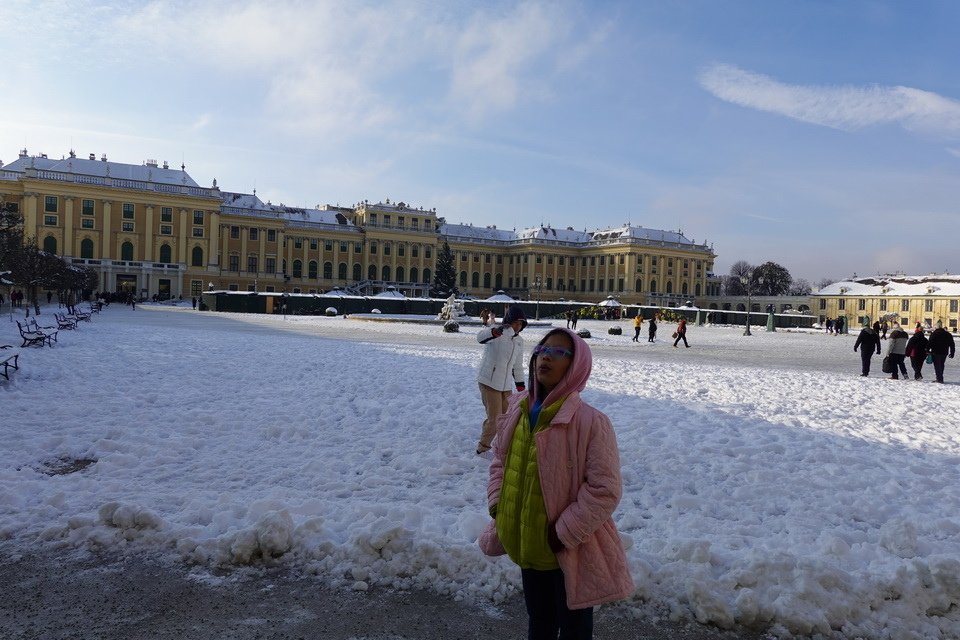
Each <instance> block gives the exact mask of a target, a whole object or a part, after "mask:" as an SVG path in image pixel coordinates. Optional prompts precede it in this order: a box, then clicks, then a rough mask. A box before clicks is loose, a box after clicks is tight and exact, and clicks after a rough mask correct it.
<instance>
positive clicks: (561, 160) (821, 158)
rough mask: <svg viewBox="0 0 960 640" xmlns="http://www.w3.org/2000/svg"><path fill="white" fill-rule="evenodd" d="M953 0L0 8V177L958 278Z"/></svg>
mask: <svg viewBox="0 0 960 640" xmlns="http://www.w3.org/2000/svg"><path fill="white" fill-rule="evenodd" d="M958 19H960V3H956V2H867V1H856V0H845V1H844V2H826V1H823V2H818V1H804V2H793V1H782V2H781V1H777V0H763V1H756V2H753V1H743V2H722V1H719V0H704V1H685V2H675V3H671V2H659V1H658V2H653V1H648V2H639V1H624V2H575V1H570V2H542V3H541V2H489V3H478V2H442V3H437V2H426V1H423V2H419V1H417V2H415V1H408V2H375V3H374V2H369V3H368V2H360V1H351V2H325V1H314V2H285V1H283V0H272V1H271V2H269V3H268V2H252V1H249V0H238V1H231V2H220V1H218V0H207V1H202V2H179V1H176V0H172V1H164V2H156V3H152V2H114V3H105V2H100V3H98V2H92V1H83V2H81V1H77V2H65V3H64V2H49V1H44V0H39V1H38V0H30V1H29V2H28V1H24V0H5V2H3V3H0V25H3V32H4V34H5V47H4V62H3V66H2V70H0V95H2V96H3V102H2V107H0V160H3V161H5V162H10V161H12V160H13V159H15V158H16V155H17V152H18V150H19V149H21V148H24V147H26V148H27V149H28V151H29V152H30V153H31V154H34V153H41V152H43V153H47V154H48V155H50V157H59V156H61V155H64V154H66V153H67V152H68V151H69V150H70V149H71V148H73V149H75V150H76V152H77V153H78V154H79V155H83V156H85V155H87V154H89V153H96V154H97V156H98V157H99V156H100V155H101V154H103V153H106V154H107V156H108V157H109V158H110V159H111V160H116V161H120V162H132V163H141V162H142V161H144V160H146V159H147V158H151V159H157V160H160V161H163V160H167V161H169V162H170V164H171V165H179V164H180V163H181V162H185V164H186V166H187V171H188V172H189V173H190V174H191V176H192V177H193V178H194V179H196V180H197V182H199V183H200V184H203V185H209V184H211V182H212V180H213V179H214V178H216V179H217V181H218V184H219V186H220V187H221V188H222V189H225V190H230V191H244V192H250V191H251V190H252V189H254V188H256V190H257V193H258V195H260V196H261V197H262V198H263V199H264V200H267V199H269V200H271V201H273V202H274V203H277V202H283V203H285V204H289V205H299V206H314V205H316V204H325V203H329V204H341V205H351V204H353V203H355V202H358V201H361V200H364V199H368V200H371V201H377V200H383V199H385V198H390V199H391V200H392V201H398V200H402V201H404V202H406V203H408V204H412V205H414V206H423V207H427V208H430V207H436V208H437V212H438V214H439V215H442V216H444V217H446V219H447V220H448V221H450V222H472V223H473V224H475V225H491V224H495V225H497V226H498V227H501V228H513V227H517V228H523V227H529V226H534V225H537V224H541V223H543V224H551V225H553V226H558V227H566V226H572V227H574V228H578V229H583V228H588V229H596V228H605V227H608V226H615V225H620V224H623V223H625V222H628V221H629V222H631V223H632V224H635V225H642V226H645V227H652V228H660V229H672V230H675V229H678V228H679V229H682V230H683V232H684V233H685V234H686V235H687V237H689V238H692V239H695V240H697V241H707V242H710V243H712V244H713V246H714V250H715V251H716V253H717V254H718V259H717V264H716V271H717V272H718V273H726V272H727V271H728V270H729V267H730V265H731V264H732V263H733V262H736V261H737V260H747V261H749V262H751V263H755V264H759V263H761V262H764V261H767V260H773V261H775V262H779V263H780V264H782V265H784V266H785V267H787V269H789V270H790V272H791V273H792V274H793V275H794V277H800V278H806V279H808V280H810V281H811V282H816V281H818V280H820V279H821V278H841V277H845V276H849V275H852V274H853V273H854V272H856V273H858V274H859V275H867V274H875V273H878V272H883V273H886V272H892V271H897V270H903V271H906V272H907V273H910V274H924V273H930V272H943V271H950V272H952V273H956V272H958V271H960V265H958V264H957V255H958V251H957V230H958V221H960V216H958V210H960V175H958V174H960V72H958V71H957V69H956V61H957V60H958V59H960V45H958V44H957V38H956V32H957V28H958V26H960V20H958Z"/></svg>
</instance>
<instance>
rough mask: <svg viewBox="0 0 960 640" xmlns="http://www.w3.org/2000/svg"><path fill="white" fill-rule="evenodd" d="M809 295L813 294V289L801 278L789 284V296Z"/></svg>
mask: <svg viewBox="0 0 960 640" xmlns="http://www.w3.org/2000/svg"><path fill="white" fill-rule="evenodd" d="M811 293H813V287H811V286H810V282H808V281H807V280H804V279H803V278H797V279H796V280H794V281H793V282H792V283H791V284H790V295H792V296H808V295H810V294H811Z"/></svg>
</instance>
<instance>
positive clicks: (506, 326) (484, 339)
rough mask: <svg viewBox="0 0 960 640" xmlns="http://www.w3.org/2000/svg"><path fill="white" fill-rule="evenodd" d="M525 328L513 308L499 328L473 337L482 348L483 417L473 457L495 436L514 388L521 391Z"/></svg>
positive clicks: (517, 309) (479, 380) (524, 321)
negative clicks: (523, 332)
mask: <svg viewBox="0 0 960 640" xmlns="http://www.w3.org/2000/svg"><path fill="white" fill-rule="evenodd" d="M526 326H527V319H526V318H524V316H523V310H521V309H520V307H518V306H516V305H513V306H511V307H510V308H509V309H507V313H506V315H505V316H504V318H503V324H502V325H500V326H497V327H484V328H483V329H481V330H480V331H479V333H477V342H479V343H480V344H482V345H484V347H483V358H482V359H481V360H480V370H479V371H478V372H477V384H479V385H480V400H481V401H483V409H484V413H485V417H484V420H483V426H482V428H481V430H480V441H479V442H478V443H477V455H479V454H481V453H484V452H486V451H489V450H490V443H491V442H492V441H493V437H494V436H495V435H496V434H497V419H498V418H499V417H500V415H501V414H503V412H504V411H506V410H507V400H509V398H510V394H511V392H512V391H513V390H514V388H516V390H517V391H523V389H524V387H525V384H526V383H525V382H524V380H523V338H521V337H520V332H521V331H523V328H524V327H526Z"/></svg>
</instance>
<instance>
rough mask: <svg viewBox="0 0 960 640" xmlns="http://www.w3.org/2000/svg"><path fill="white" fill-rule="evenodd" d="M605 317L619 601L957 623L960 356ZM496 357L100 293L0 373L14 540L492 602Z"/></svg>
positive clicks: (602, 368)
mask: <svg viewBox="0 0 960 640" xmlns="http://www.w3.org/2000/svg"><path fill="white" fill-rule="evenodd" d="M53 310H54V309H52V308H51V309H50V310H49V311H45V312H44V314H43V315H42V316H41V324H44V322H43V320H44V319H47V318H51V317H52V312H53ZM8 318H9V317H8V316H6V315H5V316H2V317H0V344H3V343H15V344H19V343H20V340H19V336H18V335H17V331H16V324H14V323H13V322H8ZM557 324H558V325H560V324H562V322H559V323H557ZM608 326H609V324H608V323H602V322H590V321H581V323H580V328H588V329H590V330H591V331H592V332H593V335H594V337H593V338H592V339H591V340H590V344H591V346H592V347H593V351H594V369H593V377H592V379H591V382H590V384H589V385H588V388H587V391H586V393H585V397H586V399H587V400H588V401H589V402H590V403H592V404H594V405H595V406H597V407H598V408H600V409H602V410H603V411H605V412H606V413H607V414H608V415H609V416H610V418H611V419H612V421H613V424H614V426H615V428H616V430H617V434H618V438H619V443H620V450H621V460H622V464H623V479H624V497H623V500H622V502H621V504H620V508H619V509H618V510H617V512H616V514H615V519H616V521H617V523H618V526H619V527H620V529H621V531H622V533H623V534H624V537H625V543H626V544H627V545H628V547H629V548H628V552H627V553H628V558H629V559H630V563H631V568H632V572H633V576H634V579H635V581H636V584H637V592H636V596H635V597H634V598H633V599H632V600H631V601H629V602H627V603H626V606H630V607H635V608H637V609H640V610H642V612H644V613H650V612H652V611H657V612H659V613H660V614H662V612H663V611H664V610H665V608H669V610H670V611H671V612H672V614H673V615H676V616H690V617H696V618H697V619H698V620H701V621H709V622H712V623H715V624H718V625H721V626H726V625H730V624H733V623H742V624H747V625H756V626H760V627H763V628H767V627H771V628H772V630H773V631H774V632H778V633H780V634H781V635H788V632H792V633H800V634H809V633H821V634H824V635H828V636H831V637H832V636H836V637H849V638H855V637H864V638H891V639H897V640H901V639H904V638H957V637H960V611H958V606H960V471H958V462H960V456H958V454H960V445H958V431H960V384H958V380H960V360H948V361H947V384H945V385H938V384H934V383H932V382H930V381H929V380H930V379H932V378H933V371H932V367H930V366H929V365H928V366H927V369H926V370H925V374H928V375H926V376H925V378H926V379H925V380H924V381H922V382H916V381H913V380H907V381H904V380H901V381H893V380H888V379H886V376H884V375H883V374H881V373H880V371H879V369H880V358H879V357H878V358H875V359H874V372H873V374H872V376H871V377H869V378H860V377H859V376H858V374H859V367H860V359H859V356H858V355H857V354H855V353H853V341H854V336H853V335H850V336H839V337H834V336H827V335H824V334H822V333H814V332H786V331H783V330H781V331H778V332H776V333H766V332H764V331H763V329H762V327H759V328H757V329H756V330H755V332H754V333H755V335H753V336H751V337H745V336H742V335H741V334H742V328H738V327H709V326H707V327H696V326H692V327H690V330H689V334H688V338H689V340H690V343H691V348H690V349H684V348H683V346H682V343H681V347H680V348H679V349H674V348H673V347H672V346H671V343H672V341H668V340H667V339H668V338H669V334H670V332H672V331H673V326H672V325H669V324H663V325H661V328H660V337H661V339H660V341H658V342H657V343H656V344H648V343H646V342H645V340H646V327H645V326H644V331H643V334H642V337H641V342H640V343H633V342H631V341H630V337H631V336H632V335H633V331H632V323H631V322H629V321H624V322H623V323H622V326H623V328H624V332H623V335H622V336H610V335H608V334H607V332H606V328H607V327H608ZM545 331H546V329H545V328H541V327H538V328H533V327H531V328H529V329H528V330H527V331H526V332H525V337H526V339H527V351H528V353H529V349H530V346H531V345H532V344H533V343H534V342H535V341H536V340H538V339H539V337H541V336H542V335H543V334H544V333H545ZM480 348H481V347H480V346H479V345H478V344H477V343H476V340H475V338H474V329H472V328H468V327H465V331H464V332H463V333H459V334H445V333H443V332H442V331H441V329H440V328H439V327H438V326H429V325H421V324H409V323H387V322H365V321H362V320H352V319H343V318H323V317H310V318H307V317H288V318H286V319H284V318H283V317H280V316H254V315H235V314H215V313H209V312H206V313H201V312H196V311H193V310H191V309H190V308H189V305H188V306H187V307H186V308H182V307H180V308H177V307H169V306H164V307H161V306H152V305H143V306H139V307H138V308H137V310H136V311H131V310H130V309H129V307H123V306H119V305H112V306H111V307H110V308H108V309H105V310H104V312H103V313H102V314H100V315H99V316H94V318H93V321H92V322H90V323H82V324H81V326H80V328H79V329H78V330H77V331H74V332H67V331H61V332H60V340H59V342H58V343H56V344H55V346H54V347H53V348H46V347H45V348H42V349H41V348H31V349H24V350H23V351H22V355H21V358H20V363H21V368H20V370H19V371H16V372H13V373H12V374H11V380H10V381H9V382H6V381H2V380H0V416H2V417H0V442H2V445H0V446H2V451H3V455H2V458H0V539H13V540H16V541H17V542H18V543H22V544H23V545H24V546H26V545H28V544H35V543H42V544H48V545H64V546H68V547H71V546H96V547H100V548H102V549H105V550H106V551H107V552H115V553H120V552H122V550H123V549H124V548H126V547H129V546H131V545H137V546H145V547H146V548H152V549H159V550H165V551H166V552H168V553H170V554H175V555H177V556H180V557H182V558H183V560H184V561H189V562H194V563H199V564H201V565H205V566H213V565H220V564H224V565H245V564H250V563H258V562H262V561H264V558H267V559H269V561H271V562H287V563H295V564H298V565H302V566H304V567H305V568H306V569H307V570H309V571H313V572H315V573H316V574H317V576H318V579H323V580H327V581H330V582H331V583H333V584H337V585H342V586H344V587H347V588H356V589H363V588H366V587H367V586H369V585H370V584H378V585H395V586H397V587H407V586H414V585H416V586H424V587H428V588H433V589H436V590H438V591H439V592H441V593H444V594H452V595H454V596H455V597H459V598H463V599H467V600H470V601H475V602H478V603H481V602H485V601H486V602H489V601H494V602H496V601H498V600H501V599H503V598H505V597H507V596H510V595H511V594H512V593H514V592H516V590H517V589H518V588H519V574H518V571H517V570H516V568H515V567H514V566H512V565H511V563H510V562H509V561H508V560H505V559H497V560H491V559H489V558H486V557H484V556H483V555H482V554H481V553H480V552H479V550H478V549H477V546H476V544H475V539H476V536H477V535H478V533H479V532H480V530H481V529H482V527H483V526H484V524H485V522H486V519H487V515H486V511H487V509H486V504H485V496H486V474H487V465H488V460H487V459H486V458H481V457H478V456H476V455H475V454H474V452H473V451H474V447H475V445H476V438H477V436H478V435H479V427H480V421H481V419H482V407H481V405H480V400H479V397H478V391H477V388H476V383H475V381H474V375H475V366H476V364H477V363H478V359H479V351H480ZM78 461H79V462H78ZM83 461H95V462H83ZM84 465H87V466H84ZM80 467H83V468H82V469H80V470H76V471H72V470H73V469H77V468H80ZM58 471H72V472H70V473H57V472H58Z"/></svg>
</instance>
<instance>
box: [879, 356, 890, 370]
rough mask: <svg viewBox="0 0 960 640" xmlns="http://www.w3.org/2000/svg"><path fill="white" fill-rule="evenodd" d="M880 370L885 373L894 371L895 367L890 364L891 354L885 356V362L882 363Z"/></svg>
mask: <svg viewBox="0 0 960 640" xmlns="http://www.w3.org/2000/svg"><path fill="white" fill-rule="evenodd" d="M880 370H881V371H883V372H884V373H893V367H892V366H890V356H883V364H881V365H880Z"/></svg>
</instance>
